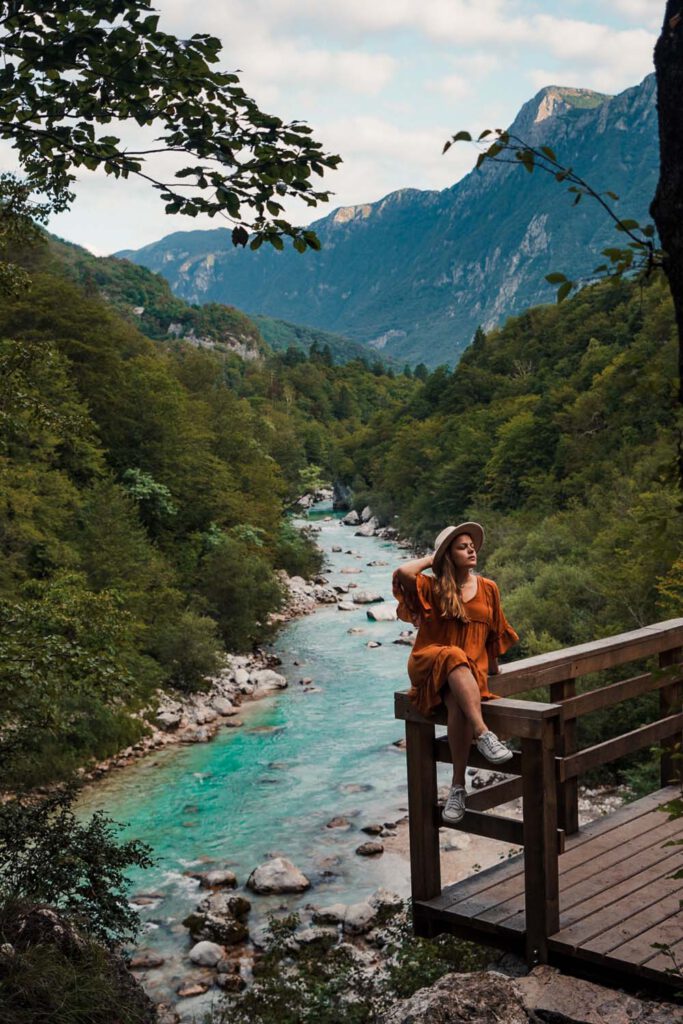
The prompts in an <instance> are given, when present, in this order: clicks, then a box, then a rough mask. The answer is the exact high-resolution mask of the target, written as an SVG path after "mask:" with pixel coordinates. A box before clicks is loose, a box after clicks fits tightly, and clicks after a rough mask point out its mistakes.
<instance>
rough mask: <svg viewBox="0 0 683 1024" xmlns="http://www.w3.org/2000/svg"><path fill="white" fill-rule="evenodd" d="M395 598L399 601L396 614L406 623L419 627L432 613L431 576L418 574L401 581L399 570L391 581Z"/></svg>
mask: <svg viewBox="0 0 683 1024" xmlns="http://www.w3.org/2000/svg"><path fill="white" fill-rule="evenodd" d="M391 588H392V590H393V594H394V597H395V598H396V600H397V601H398V608H397V609H396V614H397V615H398V617H399V619H402V620H403V621H404V622H412V624H413V625H414V626H419V625H420V622H421V621H422V619H423V618H424V617H425V616H427V615H429V614H430V613H431V611H432V581H431V577H430V576H425V575H424V573H421V572H420V573H418V574H417V576H414V577H411V578H409V579H406V580H404V581H401V580H399V576H398V569H397V570H396V572H395V573H394V575H393V577H392V580H391Z"/></svg>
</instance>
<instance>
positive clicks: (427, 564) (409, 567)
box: [395, 555, 434, 583]
mask: <svg viewBox="0 0 683 1024" xmlns="http://www.w3.org/2000/svg"><path fill="white" fill-rule="evenodd" d="M433 557H434V556H433V555H425V557H424V558H413V559H412V560H411V561H410V562H404V563H403V565H399V567H398V569H397V570H396V573H395V575H396V576H397V577H398V581H399V583H409V582H411V581H412V580H414V579H415V577H416V576H417V575H418V573H421V572H422V571H423V569H430V568H431V565H432V560H433Z"/></svg>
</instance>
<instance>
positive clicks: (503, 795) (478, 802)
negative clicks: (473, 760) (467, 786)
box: [467, 764, 522, 825]
mask: <svg viewBox="0 0 683 1024" xmlns="http://www.w3.org/2000/svg"><path fill="white" fill-rule="evenodd" d="M491 767H493V766H491ZM505 767H506V768H507V764H506V765H505ZM521 795H522V780H521V779H520V778H518V777H515V778H512V779H505V781H504V782H495V783H494V784H493V785H492V786H484V788H483V789H477V790H475V791H474V792H473V793H468V794H467V809H468V810H470V811H488V810H489V809H490V808H491V807H498V806H499V805H500V804H506V803H509V801H510V800H517V799H518V798H519V797H520V796H521ZM519 824H520V825H521V822H520V823H519Z"/></svg>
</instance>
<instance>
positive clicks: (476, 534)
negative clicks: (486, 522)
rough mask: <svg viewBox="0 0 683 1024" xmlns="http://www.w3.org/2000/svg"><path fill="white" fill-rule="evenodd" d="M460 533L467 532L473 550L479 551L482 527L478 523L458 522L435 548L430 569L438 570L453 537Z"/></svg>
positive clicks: (481, 541)
mask: <svg viewBox="0 0 683 1024" xmlns="http://www.w3.org/2000/svg"><path fill="white" fill-rule="evenodd" d="M461 533H469V535H470V537H471V538H472V540H473V541H474V550H475V551H479V550H480V549H481V547H482V545H483V543H484V527H483V526H482V525H481V524H480V523H460V524H459V525H458V526H454V527H453V529H452V530H451V531H450V532H449V533H448V534H447V535H446V536H445V537H444V539H443V540H442V541H441V543H440V544H439V546H438V548H436V550H435V552H434V556H433V558H432V569H433V570H434V571H435V572H437V573H438V572H439V570H440V567H441V561H442V559H443V556H444V555H445V554H446V552H447V551H448V548H449V547H450V546H451V544H452V543H453V541H454V540H455V538H456V537H457V536H459V534H461Z"/></svg>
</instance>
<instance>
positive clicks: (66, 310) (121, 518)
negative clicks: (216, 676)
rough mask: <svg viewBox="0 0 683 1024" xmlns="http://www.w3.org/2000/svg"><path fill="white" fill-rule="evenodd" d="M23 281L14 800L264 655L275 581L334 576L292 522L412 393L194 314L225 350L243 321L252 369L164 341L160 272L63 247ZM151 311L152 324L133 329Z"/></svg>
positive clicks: (3, 461)
mask: <svg viewBox="0 0 683 1024" xmlns="http://www.w3.org/2000/svg"><path fill="white" fill-rule="evenodd" d="M22 262H23V264H24V265H25V266H26V267H27V269H28V270H29V271H30V274H31V278H32V285H31V288H30V290H29V291H28V292H26V293H25V294H23V295H22V296H20V297H17V298H14V299H6V300H5V301H4V303H3V306H2V309H1V310H0V339H1V340H0V492H1V493H2V500H1V503H0V538H1V543H2V556H3V557H2V561H1V563H0V565H1V568H0V614H1V615H2V620H3V628H2V636H1V637H0V666H1V667H0V690H1V692H2V700H1V701H0V703H1V704H2V709H3V718H2V728H3V731H4V732H5V740H6V741H7V739H8V734H7V732H6V730H7V729H8V728H9V727H10V724H11V726H12V728H13V733H12V737H13V739H12V743H11V744H10V746H11V747H12V749H11V750H9V749H7V742H6V743H5V745H4V746H5V750H4V751H3V752H4V754H5V761H6V776H5V778H6V781H8V782H10V783H12V782H16V783H19V782H21V783H24V784H32V783H36V782H40V781H44V780H46V779H49V778H52V777H55V776H58V775H61V774H63V773H65V772H67V771H68V770H69V769H70V768H72V767H73V766H74V765H76V764H79V763H82V762H83V761H84V760H86V759H87V758H88V757H89V756H91V755H97V756H99V757H101V756H104V755H106V754H108V753H113V752H114V751H116V750H117V749H119V748H120V747H121V746H125V745H126V744H127V743H129V742H131V740H132V739H133V738H134V736H135V734H136V730H137V729H138V728H139V726H138V725H137V724H135V723H134V722H132V721H131V719H130V718H129V716H128V715H127V714H126V712H127V710H130V709H132V708H135V707H137V706H139V705H140V704H141V703H142V702H144V701H145V699H146V698H147V697H148V696H149V693H150V691H151V689H152V688H153V687H154V686H156V685H159V684H167V685H173V686H177V687H181V688H185V689H190V688H193V687H196V686H199V685H201V680H202V678H203V676H204V675H205V674H206V673H208V672H211V671H212V670H214V669H215V667H216V664H217V661H216V656H217V653H218V652H220V650H222V649H226V648H227V649H229V650H243V649H246V648H249V647H251V645H252V644H253V643H254V642H256V641H258V640H262V639H263V638H264V637H266V636H267V635H268V627H267V622H268V616H269V614H270V613H271V612H272V611H274V610H276V609H277V608H278V607H279V606H280V603H281V600H282V594H281V590H280V586H279V584H278V581H277V577H276V575H275V572H274V571H275V570H276V569H277V568H285V569H287V570H288V571H289V572H292V573H294V572H310V571H312V570H313V569H314V568H315V567H316V565H317V561H318V560H317V555H316V554H315V552H314V550H313V549H312V548H311V547H310V546H309V545H308V544H307V543H306V542H305V541H303V540H302V539H301V538H300V536H299V535H298V534H296V533H295V531H294V530H293V529H292V528H291V527H290V526H288V524H287V521H286V518H285V517H284V515H283V513H284V511H285V509H286V508H287V506H288V503H290V502H291V501H292V500H293V499H294V498H296V497H297V496H298V495H299V494H300V493H302V490H304V489H305V488H306V486H307V485H308V484H309V483H310V481H311V480H313V479H315V477H316V476H318V475H320V474H322V475H323V476H326V477H329V474H330V472H331V462H330V458H331V453H332V449H333V446H334V444H337V443H341V442H342V441H343V439H344V437H345V435H346V434H347V433H348V432H349V431H350V430H357V429H359V427H360V426H361V425H362V424H363V423H364V422H366V421H367V419H368V418H369V416H370V415H371V414H372V413H374V412H376V411H377V410H378V409H379V408H380V407H381V406H382V405H385V406H388V407H390V406H391V404H392V401H394V400H397V399H399V398H400V399H401V400H405V397H406V396H407V394H408V393H409V391H410V390H411V389H412V388H414V387H415V386H416V385H415V382H414V381H413V380H411V379H408V378H406V377H398V378H393V377H392V376H387V375H386V374H385V373H384V372H383V369H382V367H381V366H380V365H377V366H375V367H374V372H373V371H372V370H370V369H369V368H368V367H367V366H366V365H365V364H363V363H360V362H356V363H351V364H348V365H346V366H341V367H335V366H333V365H332V360H331V357H330V356H329V354H328V353H326V352H322V353H316V352H315V351H314V353H313V356H312V358H311V359H309V358H308V357H307V356H306V355H305V354H304V353H302V352H300V351H296V350H294V349H292V350H289V351H287V352H285V353H283V354H281V355H273V354H269V352H268V349H267V346H266V345H265V343H264V342H263V339H262V338H261V336H260V334H259V332H258V329H257V328H256V327H255V326H254V325H253V324H252V323H251V322H250V321H248V320H247V318H246V317H242V318H241V320H239V317H240V314H238V313H236V312H235V311H230V310H224V309H223V308H222V307H216V308H215V311H213V312H212V310H211V309H209V310H206V309H205V310H200V311H194V310H192V309H191V308H190V307H187V306H185V304H184V303H182V302H180V300H176V299H173V300H172V301H173V302H174V303H175V304H176V305H177V307H178V308H177V309H176V310H175V311H174V314H173V315H174V316H177V318H178V320H183V318H186V321H187V322H190V323H191V322H192V317H193V316H196V318H197V320H201V322H202V323H203V325H204V326H203V327H202V329H205V328H206V325H207V322H208V321H209V320H210V318H213V319H212V322H213V324H214V325H218V326H217V327H216V332H217V334H218V333H220V331H221V330H223V329H224V327H225V325H226V323H227V322H228V320H229V319H230V318H231V317H232V318H233V320H234V321H236V322H237V323H238V325H239V328H240V330H242V331H243V332H244V333H245V334H248V335H249V336H250V337H251V338H252V339H253V349H254V351H253V352H252V353H251V355H252V358H250V359H248V360H244V359H242V358H240V357H239V356H238V355H236V354H234V353H231V352H229V351H228V350H227V348H228V346H218V348H217V349H215V350H211V349H207V348H203V347H198V346H197V345H196V343H194V342H193V341H192V340H190V341H181V340H177V341H174V342H171V343H169V342H155V341H153V340H151V339H150V338H149V337H146V336H145V335H144V334H143V333H142V332H141V331H140V329H139V326H142V327H146V328H147V329H148V330H149V333H150V334H151V335H154V334H155V329H156V327H157V326H158V325H159V324H160V323H162V319H163V317H165V316H166V315H167V313H168V310H167V309H166V308H164V309H163V310H162V311H161V312H160V308H159V302H157V305H156V306H155V305H154V301H155V296H156V298H157V300H158V299H159V296H161V299H163V300H164V301H166V298H168V296H164V295H163V294H162V292H163V289H161V291H160V290H159V288H158V287H157V286H156V285H155V279H154V278H153V276H152V275H151V274H149V272H148V271H144V270H141V268H135V267H132V266H128V265H126V264H121V263H119V262H118V261H103V265H102V266H100V267H99V268H98V261H96V260H94V258H93V257H89V256H87V254H85V255H83V254H80V252H79V250H75V249H72V248H69V249H66V248H65V247H63V246H61V245H55V244H50V245H49V246H48V245H47V244H45V245H40V246H38V247H36V248H35V249H32V250H30V251H27V252H26V253H25V254H24V256H23V259H22ZM112 264H116V266H114V267H113V268H112ZM113 271H116V272H117V274H118V277H114V279H112V274H113ZM130 272H132V273H130ZM79 281H81V282H83V283H79ZM162 284H163V282H162ZM100 289H102V291H100ZM136 289H138V290H137V291H136ZM169 294H170V293H169ZM133 301H135V302H136V303H137V302H139V304H140V305H141V306H142V305H144V306H145V308H146V310H147V309H148V310H150V314H149V316H148V317H143V316H137V314H133V315H132V317H130V318H128V319H125V318H124V315H125V314H126V307H127V305H130V303H131V302H133ZM122 314H124V315H122ZM162 314H163V315H162ZM136 317H137V320H138V321H139V326H137V325H136V324H135V323H132V322H130V321H131V319H135V318H136ZM209 327H210V324H209ZM160 333H163V332H161V331H160ZM259 354H260V355H259ZM253 356H258V357H257V358H253ZM8 762H9V763H8Z"/></svg>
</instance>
